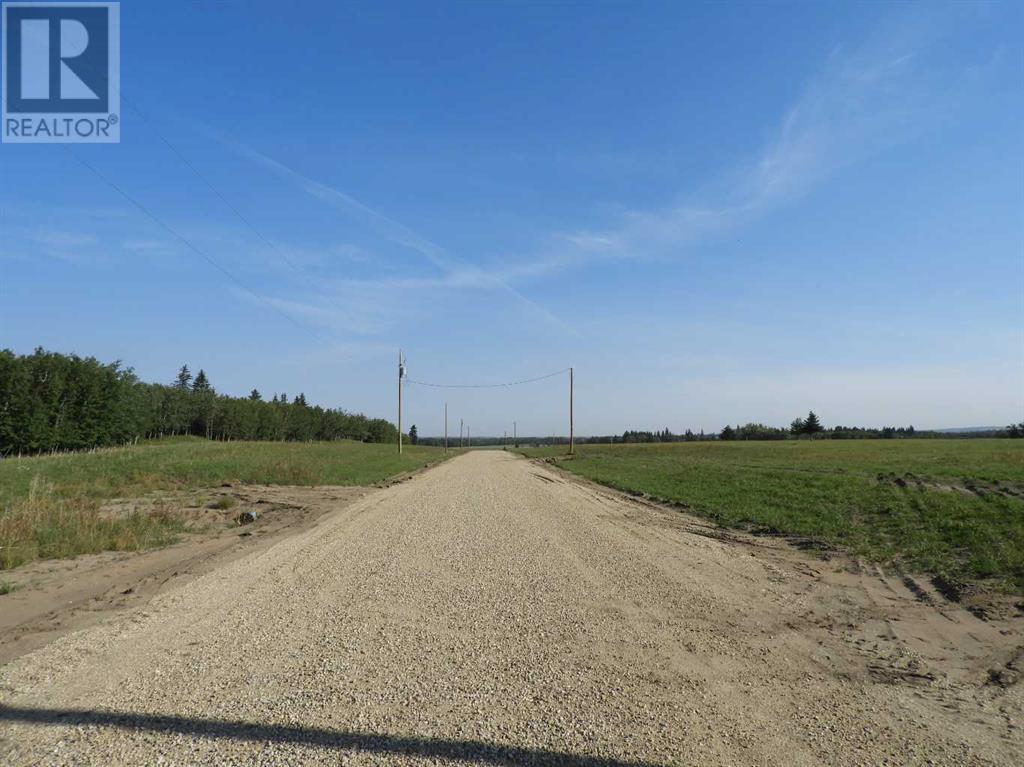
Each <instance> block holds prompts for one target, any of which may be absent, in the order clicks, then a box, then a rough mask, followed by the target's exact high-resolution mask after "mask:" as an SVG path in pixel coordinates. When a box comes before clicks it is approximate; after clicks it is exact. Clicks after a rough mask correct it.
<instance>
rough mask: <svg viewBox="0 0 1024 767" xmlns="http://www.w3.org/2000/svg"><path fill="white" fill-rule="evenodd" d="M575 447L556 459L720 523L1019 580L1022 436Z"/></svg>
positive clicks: (954, 577) (1017, 586)
mask: <svg viewBox="0 0 1024 767" xmlns="http://www.w3.org/2000/svg"><path fill="white" fill-rule="evenodd" d="M523 452H524V454H526V455H528V456H532V457H545V456H556V455H561V454H564V452H565V448H564V447H563V448H554V449H552V448H542V449H534V450H525V451H523ZM577 453H578V455H577V457H576V458H575V459H573V460H568V461H563V462H561V463H560V465H561V466H562V467H563V468H565V469H568V470H569V471H571V472H574V473H576V474H579V475H581V476H583V477H587V478H588V479H592V480H594V481H597V482H600V483H602V484H605V485H609V486H611V487H616V488H619V489H621V490H627V491H631V492H641V493H646V494H648V495H650V496H653V497H655V498H658V499H662V500H666V501H671V502H674V503H679V504H684V505H686V506H687V507H689V510H690V511H692V512H693V513H695V514H698V515H700V516H703V517H707V518H709V519H711V520H713V521H715V522H716V523H718V524H720V525H722V526H726V527H738V528H744V529H749V530H753V531H755V532H760V533H767V534H783V535H793V536H799V537H802V538H807V539H810V540H811V541H816V542H818V543H819V544H824V545H837V546H841V547H843V548H845V549H846V550H848V551H849V552H851V553H852V554H854V555H856V556H861V557H864V558H867V559H870V560H874V561H879V562H891V563H896V564H898V565H900V566H901V567H903V568H905V569H907V570H910V571H916V572H927V573H931V574H934V575H940V576H942V577H944V578H946V579H947V580H949V581H951V582H954V583H974V584H978V585H982V586H984V587H986V588H992V589H998V590H1009V591H1024V440H997V439H970V440H968V439H963V440H954V439H949V440H856V441H854V440H850V441H838V440H837V441H829V440H821V441H813V442H811V441H785V442H697V443H676V444H666V445H583V446H580V447H579V448H578V449H577Z"/></svg>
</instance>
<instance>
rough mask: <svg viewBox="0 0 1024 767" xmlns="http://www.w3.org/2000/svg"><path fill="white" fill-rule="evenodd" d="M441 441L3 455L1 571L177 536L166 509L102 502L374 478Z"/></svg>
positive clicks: (184, 442)
mask: <svg viewBox="0 0 1024 767" xmlns="http://www.w3.org/2000/svg"><path fill="white" fill-rule="evenodd" d="M443 458H444V454H443V452H442V451H441V449H439V448H430V447H412V446H406V448H405V451H404V452H403V454H402V455H401V456H399V455H398V452H397V447H396V446H395V445H388V444H363V443H360V442H347V441H341V442H211V441H208V440H204V439H199V438H195V437H181V438H176V439H165V440H160V441H153V442H145V443H141V444H139V445H137V446H135V447H127V448H113V449H107V450H102V451H98V452H96V453H91V454H90V453H82V454H74V455H62V456H52V457H49V456H42V457H36V458H23V459H7V460H4V461H0V569H8V568H11V567H16V566H17V565H19V564H22V563H24V562H28V561H31V560H34V559H49V558H58V557H71V556H76V555H78V554H84V553H91V552H97V551H109V550H112V551H120V550H136V549H144V548H151V547H154V546H162V545H166V544H168V543H170V542H172V541H173V540H174V539H175V537H176V536H177V535H178V534H179V533H181V532H182V530H183V529H184V527H185V525H184V522H183V521H182V519H181V518H180V516H178V515H175V514H173V513H170V512H158V513H148V514H144V513H141V512H140V513H134V514H130V515H127V516H122V517H106V516H104V515H102V514H100V513H99V508H100V504H101V503H102V502H103V501H104V500H107V499H111V498H132V497H137V496H141V495H144V494H146V493H150V492H153V491H156V490H188V489H193V488H202V487H210V486H213V485H219V484H222V483H224V482H241V483H247V484H271V485H368V484H372V483H374V482H379V481H381V480H384V479H387V478H388V477H392V476H395V475H397V474H402V473H405V472H408V471H413V470H416V469H419V468H422V467H423V466H427V465H429V464H432V463H436V462H437V461H440V460H443Z"/></svg>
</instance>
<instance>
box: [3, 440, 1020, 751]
mask: <svg viewBox="0 0 1024 767" xmlns="http://www.w3.org/2000/svg"><path fill="white" fill-rule="evenodd" d="M683 520H684V518H683V516H682V515H678V514H675V515H673V514H670V513H666V512H659V511H657V510H651V509H646V508H643V507H640V506H638V505H637V504H635V503H633V502H630V501H627V500H624V499H622V498H620V497H618V496H616V495H615V494H614V493H611V492H610V491H601V490H598V489H595V488H593V487H590V486H587V485H585V484H582V483H579V482H576V481H572V480H569V479H567V478H565V477H564V476H562V475H561V474H560V473H556V472H554V471H552V470H549V469H547V468H544V467H541V466H538V465H535V464H531V463H529V462H527V461H525V460H523V459H520V458H516V457H513V456H512V455H510V454H507V453H504V452H499V451H479V452H471V453H468V454H466V455H464V456H460V457H458V458H456V459H454V460H452V461H450V462H448V463H445V464H442V465H441V466H438V467H437V468H434V469H432V470H430V471H428V472H426V473H425V474H422V475H420V476H418V477H416V478H414V479H412V480H410V481H408V482H405V483H402V484H400V485H396V486H393V487H390V488H387V489H384V490H380V491H378V492H375V493H372V494H370V495H368V496H366V497H364V498H362V499H360V500H357V501H356V502H355V503H353V504H351V505H349V506H347V507H344V508H341V509H339V510H338V511H336V512H332V513H330V514H328V515H326V516H324V517H323V518H322V519H321V521H320V523H319V524H318V525H317V526H316V527H314V528H313V529H311V530H308V531H305V532H303V533H300V534H297V535H295V536H294V537H291V538H288V539H285V540H283V541H281V542H279V543H277V544H275V545H274V546H272V547H271V548H269V549H267V550H265V551H261V552H258V553H256V554H253V555H251V556H247V557H244V558H242V559H239V560H236V561H233V562H231V563H229V564H227V565H226V566H224V567H222V568H219V569H217V570H214V571H213V572H210V573H208V574H206V575H204V576H202V577H199V578H197V579H196V580H194V581H192V582H190V583H188V584H186V585H184V586H182V587H180V588H176V589H174V590H172V591H168V592H166V593H164V594H161V595H159V596H157V597H156V598H155V599H154V600H153V601H152V602H150V603H149V604H148V605H147V606H146V607H144V608H140V609H137V610H133V611H131V612H128V613H125V614H120V615H116V616H113V617H112V618H111V619H109V620H107V621H106V622H104V623H102V624H100V625H98V626H94V627H91V628H89V629H86V630H84V631H80V632H77V633H74V634H71V635H68V636H66V637H63V638H61V639H59V640H58V641H56V642H54V643H53V644H51V645H49V646H47V647H45V648H42V649H40V650H38V651H36V652H34V653H32V654H30V655H27V656H24V657H22V658H20V659H18V660H16V661H14V662H12V663H10V664H8V665H6V666H4V667H2V668H0V763H3V764H15V765H17V764H37V763H38V764H102V765H108V764H109V765H119V764H147V765H148V764H212V763H216V764H268V765H269V764H274V765H277V764H286V765H287V764H294V765H300V764H320V763H323V764H352V765H366V764H501V765H511V764H552V765H587V766H588V767H620V766H623V767H624V766H626V765H668V764H679V765H683V764H687V765H688V764H723V765H726V764H728V765H740V764H786V765H799V764H865V765H869V764H870V765H877V764H894V765H895V764H908V763H915V764H931V763H936V764H1007V765H1009V764H1014V763H1018V764H1019V761H1017V757H1019V756H1020V754H1021V753H1024V739H1022V738H1021V730H1020V728H1019V725H1020V722H1021V719H1020V714H1021V711H1022V706H1021V695H1020V690H1019V685H1013V684H1010V685H1006V686H1000V685H991V684H985V683H984V680H983V679H981V678H980V677H979V678H978V679H975V678H974V677H973V676H972V674H974V675H975V676H979V675H982V674H983V668H982V667H981V666H979V667H977V668H975V667H974V666H970V664H968V665H967V666H965V667H964V669H965V670H964V672H963V675H962V676H957V677H955V678H954V677H950V676H944V675H943V674H942V672H941V671H938V670H935V671H934V673H933V672H932V671H930V670H929V669H923V668H922V667H921V666H920V664H919V665H918V666H914V667H913V668H915V669H918V671H917V672H915V673H914V674H910V673H902V672H901V673H882V674H879V673H877V671H876V668H882V669H883V671H884V670H885V669H888V670H889V671H892V670H893V669H896V670H900V669H904V668H905V667H906V663H905V661H906V658H903V659H901V658H899V657H894V656H893V652H894V650H893V648H897V649H898V648H899V647H901V646H902V645H900V644H899V642H898V641H897V640H896V639H891V640H890V641H889V643H888V644H885V641H884V640H879V641H881V642H882V644H885V647H878V646H866V645H865V637H864V636H863V630H864V627H865V626H867V625H871V624H869V623H867V621H869V620H874V619H875V618H877V617H878V613H877V610H881V609H883V608H880V607H878V606H877V603H878V602H879V599H878V598H877V596H873V595H872V593H869V591H868V590H866V589H864V588H859V587H858V588H854V587H853V586H851V585H850V584H845V585H844V584H843V583H841V582H839V581H835V582H833V581H831V580H829V578H827V577H825V576H824V575H822V573H820V572H819V571H818V570H816V569H815V567H812V566H811V565H808V564H806V563H807V562H811V561H812V560H808V559H807V558H806V556H805V555H802V554H797V553H794V552H783V551H781V549H773V548H771V547H770V546H769V547H767V548H765V549H764V551H763V552H762V551H760V550H758V549H757V548H756V547H755V546H752V545H747V544H744V543H741V542H736V541H730V540H719V539H716V538H713V537H709V536H708V535H703V534H695V533H694V531H693V529H691V528H688V527H687V523H684V521H683ZM818 564H819V565H820V563H818ZM896 599H897V598H896V597H893V604H894V607H893V608H892V609H897V608H898V607H899V605H898V604H896ZM872 603H875V604H874V606H872ZM908 604H913V603H912V602H909V603H908ZM0 609H2V608H0ZM885 609H889V608H888V607H886V608H885ZM908 609H910V608H908ZM914 609H917V608H914ZM921 609H926V608H921ZM927 609H928V610H931V611H932V612H935V611H934V610H933V609H932V608H927ZM872 610H874V611H875V612H872ZM906 614H907V615H908V616H910V617H911V618H912V617H913V615H914V613H912V612H909V613H906ZM947 617H948V616H947ZM954 618H955V619H956V620H957V621H960V620H961V618H960V616H954ZM890 622H891V621H890ZM978 623H979V625H980V626H982V627H983V624H981V621H978ZM964 625H965V626H967V627H968V628H969V629H971V631H973V632H974V634H978V636H981V634H982V633H983V632H982V628H977V627H973V624H970V625H968V624H966V623H965V624H964ZM992 630H993V631H994V629H992ZM1004 630H1006V629H1004ZM979 632H981V633H979ZM1018 639H1019V637H1018ZM908 641H909V640H908ZM965 641H966V640H965ZM979 641H980V640H979ZM993 641H995V640H993ZM869 644H870V643H869ZM876 645H878V642H876ZM954 651H955V648H953V649H950V648H946V650H945V652H947V654H950V653H954ZM895 655H896V656H898V655H899V653H898V652H897V653H895ZM880 659H881V660H880ZM883 660H884V662H883ZM989 660H990V659H988V658H986V659H983V660H978V659H977V658H975V659H973V660H972V662H975V661H977V662H978V663H982V665H984V663H987V662H988V661H989ZM983 661H984V662H983ZM915 662H916V661H915ZM901 663H902V664H903V665H901ZM939 665H941V664H937V665H936V669H938V666H939ZM929 674H930V677H929ZM1007 678H1009V677H1007Z"/></svg>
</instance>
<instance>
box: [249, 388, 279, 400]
mask: <svg viewBox="0 0 1024 767" xmlns="http://www.w3.org/2000/svg"><path fill="white" fill-rule="evenodd" d="M249 399H251V400H252V401H253V402H259V401H260V400H261V399H263V397H261V396H260V391H259V389H253V390H252V391H251V392H249ZM274 401H275V402H276V401H277V398H276V397H275V398H274Z"/></svg>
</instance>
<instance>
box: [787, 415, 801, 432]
mask: <svg viewBox="0 0 1024 767" xmlns="http://www.w3.org/2000/svg"><path fill="white" fill-rule="evenodd" d="M789 433H790V434H803V433H804V419H803V418H794V419H793V423H791V424H790V425H789Z"/></svg>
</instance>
